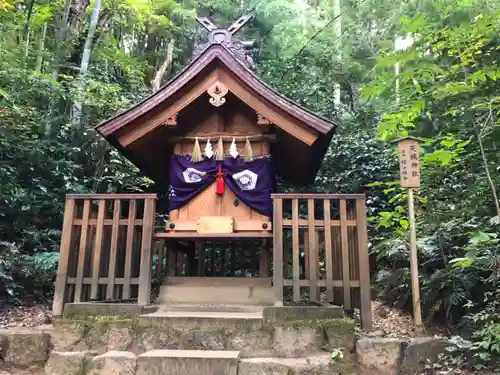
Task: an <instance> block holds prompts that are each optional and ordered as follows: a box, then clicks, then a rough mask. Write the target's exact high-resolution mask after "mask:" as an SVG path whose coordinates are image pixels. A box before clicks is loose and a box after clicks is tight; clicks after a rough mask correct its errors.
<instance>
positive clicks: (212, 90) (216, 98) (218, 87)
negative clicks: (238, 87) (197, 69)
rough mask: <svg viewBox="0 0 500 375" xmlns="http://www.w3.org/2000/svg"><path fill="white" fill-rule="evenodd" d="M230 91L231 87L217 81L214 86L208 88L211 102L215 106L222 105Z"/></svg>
mask: <svg viewBox="0 0 500 375" xmlns="http://www.w3.org/2000/svg"><path fill="white" fill-rule="evenodd" d="M228 92H229V89H228V88H227V86H226V85H225V84H223V83H222V82H219V81H217V82H215V83H214V84H213V85H212V86H210V87H209V88H208V90H207V93H208V95H210V96H211V98H210V104H212V105H213V106H214V107H220V106H221V105H223V104H224V103H225V102H226V98H225V97H224V96H226V94H227V93H228Z"/></svg>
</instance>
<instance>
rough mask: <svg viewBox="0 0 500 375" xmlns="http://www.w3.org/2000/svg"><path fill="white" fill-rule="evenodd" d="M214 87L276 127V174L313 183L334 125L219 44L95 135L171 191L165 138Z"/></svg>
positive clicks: (103, 124)
mask: <svg viewBox="0 0 500 375" xmlns="http://www.w3.org/2000/svg"><path fill="white" fill-rule="evenodd" d="M215 82H222V83H223V84H224V85H225V86H226V87H227V88H228V90H229V92H230V94H231V95H234V96H235V97H236V98H237V99H238V100H240V101H241V102H243V103H245V104H246V105H247V106H248V107H250V108H251V109H253V110H254V111H255V112H256V118H257V114H258V115H260V116H265V118H267V119H268V121H269V122H270V123H272V124H273V125H274V126H275V128H276V142H275V144H274V145H273V148H272V155H273V157H274V160H275V166H276V170H277V173H278V174H279V175H281V176H282V177H283V178H284V179H285V180H288V181H289V182H292V183H295V184H307V183H309V182H311V181H312V180H313V179H314V177H315V175H316V173H317V171H318V169H319V166H320V164H321V161H322V160H323V156H324V154H325V152H326V149H327V147H328V145H329V143H330V140H331V137H332V135H333V133H334V131H335V128H336V123H335V122H333V121H330V120H328V119H325V118H323V117H321V116H318V115H316V114H314V113H313V112H311V111H310V110H308V109H306V108H304V107H302V106H300V105H299V104H297V103H295V102H293V101H291V100H289V99H287V98H286V97H284V96H283V95H281V94H279V93H278V92H276V91H275V90H273V89H272V88H271V87H270V86H268V85H267V84H266V83H264V82H263V81H262V80H261V79H260V78H259V77H258V76H257V75H256V74H255V73H254V72H253V71H252V70H250V69H249V68H247V67H246V66H244V65H243V64H242V63H241V61H239V60H238V59H237V58H236V57H235V56H234V55H233V54H232V53H231V51H229V50H228V49H227V48H226V47H224V46H223V45H221V44H211V45H210V46H209V47H208V48H206V49H205V50H204V51H203V52H202V53H201V54H200V55H198V56H197V57H196V58H195V59H194V60H193V61H192V62H191V63H190V64H188V65H187V66H186V67H185V68H184V69H182V70H181V71H180V72H179V73H178V74H177V75H175V76H174V77H173V78H172V79H171V80H170V81H169V82H167V83H166V84H165V85H164V86H163V87H162V88H161V89H160V90H158V91H157V92H155V93H154V94H152V95H151V96H149V97H147V98H146V99H144V100H142V101H141V102H139V103H138V104H136V105H134V106H132V107H130V108H128V109H126V110H125V111H123V112H121V113H119V114H117V115H116V116H114V117H112V118H110V119H108V120H106V121H104V122H102V123H100V124H99V125H97V127H96V130H97V131H98V132H99V133H100V134H101V135H102V136H104V137H105V138H106V139H107V140H108V141H109V142H110V143H111V144H113V145H114V146H115V147H117V148H118V149H119V150H120V151H121V152H122V153H123V154H124V155H125V156H126V157H127V158H128V159H129V160H131V161H132V162H133V163H134V164H135V165H136V166H137V167H138V168H139V169H141V171H142V172H143V173H144V174H145V175H147V176H148V177H150V178H151V179H153V180H154V181H155V182H157V183H159V184H160V185H167V184H168V157H169V156H170V155H171V154H172V152H173V150H172V148H171V147H169V146H168V145H167V139H166V138H168V137H170V136H172V135H175V127H176V126H177V122H176V121H175V119H176V116H177V115H178V114H179V113H181V112H182V111H183V109H185V108H186V107H188V106H189V105H191V104H192V103H194V102H195V101H196V100H197V99H198V98H199V97H201V96H202V95H206V92H207V89H208V88H209V87H210V86H212V85H213V84H214V83H215ZM165 129H167V130H165ZM172 129H174V130H172ZM178 130H179V129H177V131H178Z"/></svg>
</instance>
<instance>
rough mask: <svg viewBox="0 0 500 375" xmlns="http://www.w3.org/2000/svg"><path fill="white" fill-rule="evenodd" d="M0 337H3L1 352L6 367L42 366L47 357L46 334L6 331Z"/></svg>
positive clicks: (48, 341) (47, 341)
mask: <svg viewBox="0 0 500 375" xmlns="http://www.w3.org/2000/svg"><path fill="white" fill-rule="evenodd" d="M0 336H3V347H2V352H3V359H4V361H5V363H6V365H7V366H13V367H29V366H33V365H36V364H40V363H42V364H43V363H44V362H45V361H47V358H48V357H49V344H50V336H49V334H47V333H44V332H26V333H22V332H16V333H9V332H8V331H7V332H6V333H5V334H3V335H2V333H0ZM0 341H2V340H1V339H0Z"/></svg>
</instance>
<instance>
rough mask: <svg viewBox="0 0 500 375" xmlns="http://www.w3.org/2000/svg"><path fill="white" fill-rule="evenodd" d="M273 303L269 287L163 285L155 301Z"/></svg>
mask: <svg viewBox="0 0 500 375" xmlns="http://www.w3.org/2000/svg"><path fill="white" fill-rule="evenodd" d="M274 302H275V297H274V291H273V288H272V287H271V286H267V285H266V286H263V285H245V284H236V285H230V284H227V285H225V284H221V285H197V284H195V283H193V284H191V283H190V284H186V285H184V284H175V285H163V286H162V287H161V288H160V294H159V296H158V299H157V303H159V304H165V303H166V304H175V303H180V304H183V303H184V304H186V303H187V304H237V305H264V306H272V305H273V304H274Z"/></svg>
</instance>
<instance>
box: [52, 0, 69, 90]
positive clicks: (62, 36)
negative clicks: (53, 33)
mask: <svg viewBox="0 0 500 375" xmlns="http://www.w3.org/2000/svg"><path fill="white" fill-rule="evenodd" d="M70 7H71V0H66V2H65V3H64V9H63V14H62V15H61V19H60V21H59V32H58V35H57V46H56V53H55V56H54V59H53V62H52V79H53V80H54V81H57V78H58V76H59V67H60V65H61V58H62V56H61V55H62V52H63V51H64V48H63V45H64V42H65V40H66V31H67V28H68V17H69V9H70Z"/></svg>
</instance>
